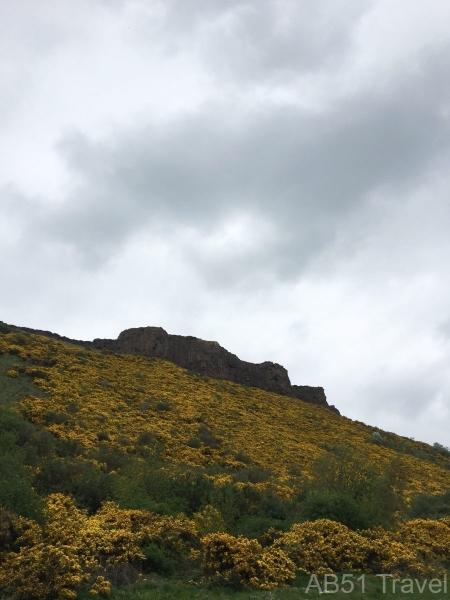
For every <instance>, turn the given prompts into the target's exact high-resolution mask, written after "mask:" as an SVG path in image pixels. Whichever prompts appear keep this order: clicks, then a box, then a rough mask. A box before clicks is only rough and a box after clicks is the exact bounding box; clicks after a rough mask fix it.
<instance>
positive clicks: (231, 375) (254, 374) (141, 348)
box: [9, 325, 339, 414]
mask: <svg viewBox="0 0 450 600" xmlns="http://www.w3.org/2000/svg"><path fill="white" fill-rule="evenodd" d="M9 327H10V328H11V329H13V330H17V331H26V332H27V333H33V334H37V335H43V336H45V337H48V338H51V339H56V340H58V341H61V342H66V343H69V344H73V345H76V346H83V347H85V348H90V349H96V350H100V349H103V350H105V349H106V350H110V351H111V352H114V353H116V354H135V355H138V356H146V357H153V358H162V359H165V360H168V361H170V362H173V363H175V364H176V365H179V366H180V367H184V368H185V369H189V370H191V371H194V372H196V373H199V374H201V375H207V376H209V377H213V378H215V379H226V380H228V381H233V382H234V383H240V384H243V385H247V386H252V387H257V388H260V389H262V390H266V391H268V392H275V393H277V394H283V395H285V396H291V397H293V398H298V399H299V400H303V401H304V402H310V403H311V404H318V405H319V406H324V407H325V408H329V409H330V410H332V411H334V412H336V413H338V414H339V411H338V410H337V408H336V407H335V406H330V405H329V404H328V402H327V399H326V396H325V392H324V389H323V387H313V386H308V385H293V384H291V382H290V379H289V376H288V372H287V371H286V369H285V368H284V367H283V366H281V365H279V364H276V363H273V362H270V361H266V362H264V363H261V364H254V363H250V362H247V361H243V360H240V359H239V358H238V357H237V356H236V355H235V354H232V353H231V352H228V350H226V349H225V348H223V347H222V346H221V345H220V344H219V343H218V342H209V341H206V340H202V339H200V338H197V337H194V336H182V335H171V334H169V333H167V332H166V331H165V330H164V329H163V328H162V327H137V328H133V329H126V330H125V331H122V333H120V335H119V336H118V338H117V339H116V340H111V339H98V338H97V339H95V340H93V341H92V342H90V341H83V340H73V339H70V338H67V337H64V336H61V335H59V334H57V333H53V332H51V331H42V330H36V329H30V328H28V327H22V328H20V327H16V326H13V325H9Z"/></svg>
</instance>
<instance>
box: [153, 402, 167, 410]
mask: <svg viewBox="0 0 450 600" xmlns="http://www.w3.org/2000/svg"><path fill="white" fill-rule="evenodd" d="M156 409H157V410H161V411H164V410H170V404H169V403H168V402H158V404H157V405H156Z"/></svg>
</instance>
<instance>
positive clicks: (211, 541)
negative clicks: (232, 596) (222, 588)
mask: <svg viewBox="0 0 450 600" xmlns="http://www.w3.org/2000/svg"><path fill="white" fill-rule="evenodd" d="M201 544H202V549H203V563H202V569H203V573H204V575H205V576H206V577H207V578H209V579H210V580H211V581H212V582H213V583H216V584H219V585H226V586H229V587H231V588H233V589H236V590H238V589H242V588H259V589H265V590H270V589H273V588H275V587H277V586H280V585H285V584H287V583H292V581H293V580H294V577H295V565H294V563H293V562H292V561H291V560H290V559H289V558H288V557H287V556H286V554H285V553H284V552H283V550H281V549H280V548H274V547H270V548H265V549H263V548H262V546H261V544H259V543H258V542H257V541H256V540H248V539H246V538H243V537H241V536H239V537H237V538H236V537H233V536H232V535H229V534H227V533H210V534H208V535H205V536H204V537H203V538H202V539H201Z"/></svg>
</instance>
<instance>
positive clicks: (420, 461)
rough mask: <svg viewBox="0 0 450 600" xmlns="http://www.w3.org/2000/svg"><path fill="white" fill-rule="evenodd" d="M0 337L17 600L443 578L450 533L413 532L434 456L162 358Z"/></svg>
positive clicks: (3, 451)
mask: <svg viewBox="0 0 450 600" xmlns="http://www.w3.org/2000/svg"><path fill="white" fill-rule="evenodd" d="M0 333H2V335H0V354H1V356H0V378H1V381H0V383H2V382H3V384H4V385H3V388H2V395H1V396H0V455H1V460H0V507H3V508H1V509H0V549H1V550H0V587H2V588H3V589H4V590H5V593H8V594H10V595H11V596H12V597H13V598H17V600H19V599H22V600H26V599H27V598H35V597H36V598H37V597H39V598H45V597H49V598H50V597H53V598H73V597H74V594H75V591H76V590H78V589H83V588H84V589H85V590H87V591H89V590H91V593H92V594H97V595H103V596H107V595H108V593H109V589H110V582H112V583H113V584H114V583H118V584H120V583H121V582H132V581H134V580H136V579H138V578H139V574H140V573H141V574H142V577H144V576H145V573H146V572H156V573H159V574H161V575H163V576H174V575H177V576H183V577H186V578H191V577H194V579H196V580H197V581H199V580H200V579H201V578H202V577H203V580H205V581H210V582H213V583H221V584H226V585H228V586H231V587H233V588H239V587H255V588H261V589H271V588H273V587H275V586H277V585H283V584H289V583H291V582H292V580H293V579H294V576H295V573H296V571H300V572H306V573H309V572H315V573H320V572H322V573H325V572H328V571H330V570H342V569H363V570H366V571H373V572H380V571H383V572H387V571H389V572H398V573H414V574H426V573H437V572H439V569H440V568H442V566H444V567H445V566H449V564H450V555H449V553H448V547H450V533H449V531H450V525H449V520H448V519H441V520H440V521H423V520H421V518H433V519H436V518H439V517H447V516H448V515H449V514H450V498H449V492H446V491H445V490H447V489H448V488H450V472H449V470H448V469H447V466H448V464H450V463H449V461H448V458H447V454H446V452H445V451H443V450H442V448H443V447H442V448H440V447H439V448H437V447H436V445H435V447H434V448H431V447H427V446H426V445H424V444H422V445H416V444H415V443H414V442H412V441H410V440H406V439H401V438H398V439H397V437H396V436H393V435H392V434H385V433H383V436H380V437H381V439H379V438H378V436H375V437H374V436H373V434H372V435H370V434H371V433H372V432H370V431H369V432H368V431H367V429H366V428H364V427H363V426H361V424H354V423H352V422H350V421H348V420H345V419H343V418H339V417H337V416H336V415H334V414H333V413H331V412H329V411H325V410H322V409H320V408H317V407H314V406H309V405H306V404H303V403H299V402H294V401H292V399H288V398H283V397H276V396H274V395H271V394H268V393H266V392H263V391H261V390H255V389H251V388H240V387H239V386H236V385H232V384H230V383H227V382H215V381H214V380H208V379H204V378H201V377H197V376H195V377H193V376H189V375H187V374H186V373H185V372H184V371H183V370H182V369H180V368H178V367H176V366H175V365H171V364H170V363H164V362H163V361H151V362H149V361H146V359H143V358H139V357H129V356H114V355H109V354H104V353H96V352H90V351H87V350H84V349H81V350H80V349H79V348H69V347H66V346H63V345H61V344H59V343H57V342H54V341H49V340H45V339H44V338H39V337H35V336H28V335H25V334H22V333H20V332H14V331H13V332H8V331H2V329H1V323H0ZM247 405H248V407H249V410H248V411H247V410H246V409H245V407H246V406H247ZM250 409H251V410H250ZM344 439H348V440H351V445H346V444H343V443H342V440H344ZM243 449H245V451H244V450H243ZM444 450H445V449H444ZM419 492H422V494H419ZM431 492H432V494H433V495H430V493H431ZM438 492H442V493H440V494H439V493H438ZM410 496H412V497H413V500H412V503H411V506H410V507H408V508H407V506H406V499H407V498H408V497H410ZM407 516H409V517H410V518H411V517H420V519H416V520H413V521H410V522H405V523H403V524H401V525H400V524H399V523H401V520H399V517H402V518H404V517H407ZM381 527H383V528H381Z"/></svg>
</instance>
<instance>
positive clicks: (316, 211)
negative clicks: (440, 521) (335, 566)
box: [0, 0, 450, 446]
mask: <svg viewBox="0 0 450 600" xmlns="http://www.w3.org/2000/svg"><path fill="white" fill-rule="evenodd" d="M449 22H450V3H449V2H448V1H447V0H434V1H433V2H432V3H430V2H425V1H424V0H396V2H392V1H391V0H358V2H355V1H354V0H333V1H332V2H331V1H330V0H301V1H300V2H299V1H298V0H162V1H159V0H41V1H40V2H39V10H37V9H36V3H35V0H19V1H17V2H10V0H0V209H1V212H0V215H1V219H0V256H1V258H2V260H1V261H0V282H1V283H0V320H2V321H4V322H6V323H11V324H15V325H22V326H27V327H32V328H36V329H45V330H50V331H54V332H58V333H59V334H62V335H66V336H69V337H72V338H76V339H86V340H91V339H93V338H96V337H104V338H105V337H111V338H115V337H117V335H118V334H119V333H120V331H122V330H124V329H127V328H130V327H140V326H147V325H151V326H159V327H163V328H164V329H165V330H166V331H168V332H169V333H172V334H179V335H194V336H196V337H199V338H202V339H205V340H215V341H218V342H219V343H220V344H221V345H222V346H223V347H225V348H226V349H227V350H229V351H230V352H233V353H234V354H236V355H238V356H239V357H240V358H241V359H243V360H247V361H251V362H256V363H259V362H263V361H266V360H269V361H273V362H277V363H280V364H282V365H283V366H285V367H286V368H287V369H288V372H289V375H290V379H291V382H292V383H295V384H298V385H313V386H322V387H324V388H325V393H326V395H327V399H328V401H329V402H330V404H334V405H336V406H337V407H338V408H339V410H340V411H341V413H342V414H343V415H345V416H347V417H350V418H352V419H356V420H359V421H363V422H365V423H367V424H370V425H373V426H376V427H379V428H381V429H385V430H388V431H394V432H396V433H399V434H402V435H405V436H407V437H411V438H415V439H417V440H423V441H426V442H428V443H434V442H439V443H440V444H443V445H444V446H450V426H449V425H450V266H449V262H450V235H449V234H450V169H449V164H450V29H449V27H448V23H449Z"/></svg>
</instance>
